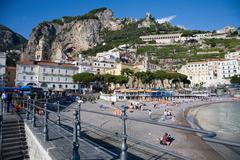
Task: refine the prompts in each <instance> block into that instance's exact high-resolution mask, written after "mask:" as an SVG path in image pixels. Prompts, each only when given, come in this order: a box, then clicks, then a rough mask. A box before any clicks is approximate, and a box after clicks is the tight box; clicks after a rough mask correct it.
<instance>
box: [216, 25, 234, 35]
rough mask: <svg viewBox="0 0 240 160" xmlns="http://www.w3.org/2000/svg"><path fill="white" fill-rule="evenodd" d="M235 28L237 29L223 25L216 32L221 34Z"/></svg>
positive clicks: (232, 30) (230, 31) (231, 31)
mask: <svg viewBox="0 0 240 160" xmlns="http://www.w3.org/2000/svg"><path fill="white" fill-rule="evenodd" d="M236 30H237V28H235V27H231V26H226V27H224V28H222V29H219V30H217V31H216V32H217V33H220V34H223V33H233V32H235V31H236Z"/></svg>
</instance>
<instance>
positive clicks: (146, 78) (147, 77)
mask: <svg viewBox="0 0 240 160" xmlns="http://www.w3.org/2000/svg"><path fill="white" fill-rule="evenodd" d="M153 78H154V77H153V73H152V72H150V71H147V72H141V77H140V79H141V81H142V83H144V86H145V88H146V85H147V84H148V85H149V86H150V84H151V83H152V82H153Z"/></svg>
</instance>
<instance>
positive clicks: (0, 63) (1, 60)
mask: <svg viewBox="0 0 240 160" xmlns="http://www.w3.org/2000/svg"><path fill="white" fill-rule="evenodd" d="M5 74H6V53H5V52H0V87H3V86H5Z"/></svg>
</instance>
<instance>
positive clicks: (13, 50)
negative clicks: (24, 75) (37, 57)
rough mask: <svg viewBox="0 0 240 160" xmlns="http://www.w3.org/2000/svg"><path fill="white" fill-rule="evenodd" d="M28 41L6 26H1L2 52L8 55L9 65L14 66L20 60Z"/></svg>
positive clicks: (0, 46)
mask: <svg viewBox="0 0 240 160" xmlns="http://www.w3.org/2000/svg"><path fill="white" fill-rule="evenodd" d="M26 43H27V40H26V39H25V38H24V37H23V36H21V35H19V34H17V33H15V32H14V31H12V30H10V29H9V28H7V27H6V26H3V25H0V51H1V52H6V53H7V65H11V66H14V65H15V64H16V62H17V61H18V60H19V58H20V54H21V51H20V50H21V48H23V47H24V45H25V44H26Z"/></svg>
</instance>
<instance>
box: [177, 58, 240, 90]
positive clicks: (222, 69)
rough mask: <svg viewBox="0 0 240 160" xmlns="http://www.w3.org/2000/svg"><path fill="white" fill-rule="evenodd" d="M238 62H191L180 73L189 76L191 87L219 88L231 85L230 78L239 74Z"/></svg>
mask: <svg viewBox="0 0 240 160" xmlns="http://www.w3.org/2000/svg"><path fill="white" fill-rule="evenodd" d="M239 70H240V69H239V64H238V61H237V60H209V61H201V62H190V63H188V64H186V65H184V66H182V68H181V69H180V70H179V71H178V72H179V73H182V74H185V75H187V76H188V79H189V80H190V81H191V85H192V86H194V85H202V86H204V87H210V86H217V85H219V84H228V83H230V79H229V78H230V77H232V76H234V75H236V74H239V73H240V71H239Z"/></svg>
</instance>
